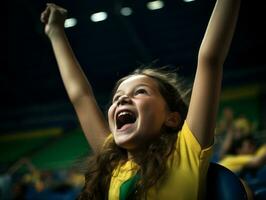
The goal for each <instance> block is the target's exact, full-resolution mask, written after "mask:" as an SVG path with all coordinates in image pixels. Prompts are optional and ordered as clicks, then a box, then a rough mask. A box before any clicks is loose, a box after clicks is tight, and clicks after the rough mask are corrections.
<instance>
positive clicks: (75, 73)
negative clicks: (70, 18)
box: [41, 4, 110, 151]
mask: <svg viewBox="0 0 266 200" xmlns="http://www.w3.org/2000/svg"><path fill="white" fill-rule="evenodd" d="M66 13H67V11H66V10H65V9H64V8H61V7H59V6H57V5H55V4H47V7H46V9H45V10H44V11H43V12H42V14H41V21H42V22H43V23H44V24H45V33H46V35H47V36H48V38H49V39H50V41H51V44H52V47H53V51H54V54H55V57H56V60H57V63H58V66H59V71H60V74H61V77H62V79H63V83H64V86H65V88H66V91H67V94H68V96H69V98H70V101H71V102H72V104H73V106H74V108H75V111H76V113H77V116H78V119H79V121H80V124H81V127H82V130H83V132H84V133H85V136H86V138H87V140H88V141H89V143H90V145H91V147H92V149H93V150H94V151H98V150H99V149H100V148H101V146H102V144H103V142H104V140H105V138H106V137H107V135H108V134H109V133H110V131H109V128H108V125H107V122H106V120H105V119H104V116H103V114H102V112H101V110H100V108H99V107H98V104H97V102H96V99H95V97H94V94H93V91H92V88H91V85H90V83H89V82H88V80H87V78H86V76H85V74H84V72H83V71H82V69H81V67H80V65H79V62H78V61H77V59H76V57H75V55H74V53H73V50H72V48H71V47H70V44H69V41H68V39H67V36H66V34H65V31H64V21H65V18H66Z"/></svg>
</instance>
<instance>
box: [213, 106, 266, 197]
mask: <svg viewBox="0 0 266 200" xmlns="http://www.w3.org/2000/svg"><path fill="white" fill-rule="evenodd" d="M265 136H266V132H265V131H264V132H263V131H259V130H258V129H257V126H256V122H252V121H251V120H249V118H247V117H246V116H245V115H241V114H240V115H237V116H236V115H235V113H234V111H233V110H232V109H231V108H229V107H226V108H224V109H223V112H222V116H221V118H220V120H219V121H218V123H217V127H216V134H215V144H214V154H213V158H212V159H213V160H212V161H213V162H217V163H219V164H221V165H223V166H224V167H226V168H228V169H230V170H231V171H232V172H234V173H235V174H236V175H237V176H238V177H239V178H240V179H241V180H242V182H243V183H244V185H245V186H246V189H247V190H248V192H249V193H252V194H250V196H257V197H259V196H262V199H266V137H265ZM257 199H259V198H257Z"/></svg>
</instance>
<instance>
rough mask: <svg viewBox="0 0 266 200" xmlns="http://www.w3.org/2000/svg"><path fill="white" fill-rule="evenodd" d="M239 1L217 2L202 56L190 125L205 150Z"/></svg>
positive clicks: (199, 58) (212, 128) (189, 114)
mask: <svg viewBox="0 0 266 200" xmlns="http://www.w3.org/2000/svg"><path fill="white" fill-rule="evenodd" d="M239 7H240V0H217V1H216V4H215V6H214V9H213V12H212V15H211V17H210V20H209V23H208V26H207V29H206V32H205V35H204V38H203V40H202V43H201V46H200V49H199V53H198V63H197V70H196V75H195V80H194V85H193V89H192V96H191V100H190V105H189V110H188V115H187V119H186V120H187V124H188V126H189V127H190V129H191V131H192V132H193V134H194V135H195V137H196V138H197V140H198V142H199V143H200V145H201V147H202V148H205V147H207V146H209V145H211V144H212V142H213V137H214V129H215V124H216V115H217V110H218V105H219V98H220V90H221V82H222V71H223V64H224V61H225V59H226V56H227V53H228V51H229V48H230V44H231V40H232V38H233V34H234V31H235V26H236V23H237V18H238V13H239Z"/></svg>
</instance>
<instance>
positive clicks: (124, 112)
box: [117, 111, 132, 117]
mask: <svg viewBox="0 0 266 200" xmlns="http://www.w3.org/2000/svg"><path fill="white" fill-rule="evenodd" d="M122 115H132V113H130V112H127V111H123V112H121V113H119V114H118V115H117V116H118V117H120V116H122Z"/></svg>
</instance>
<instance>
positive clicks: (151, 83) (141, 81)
mask: <svg viewBox="0 0 266 200" xmlns="http://www.w3.org/2000/svg"><path fill="white" fill-rule="evenodd" d="M138 85H146V86H148V87H151V88H158V84H157V82H156V80H154V79H153V78H151V77H149V76H146V75H133V76H131V77H129V78H127V79H126V80H124V81H123V82H122V83H121V84H120V85H119V86H118V88H117V91H118V90H124V89H128V88H134V87H136V86H138Z"/></svg>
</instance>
